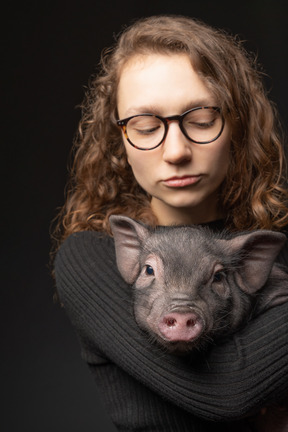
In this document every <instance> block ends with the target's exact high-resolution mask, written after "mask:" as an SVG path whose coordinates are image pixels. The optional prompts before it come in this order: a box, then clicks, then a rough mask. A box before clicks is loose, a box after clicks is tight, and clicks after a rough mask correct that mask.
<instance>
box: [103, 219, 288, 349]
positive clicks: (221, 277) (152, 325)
mask: <svg viewBox="0 0 288 432" xmlns="http://www.w3.org/2000/svg"><path fill="white" fill-rule="evenodd" d="M110 224H111V229H112V232H113V235H114V239H115V249H116V259H117V266H118V269H119V271H120V273H121V275H122V277H123V278H124V280H125V281H126V282H127V283H129V284H131V285H133V288H134V313H135V318H136V321H137V323H138V325H139V326H140V327H141V328H142V329H144V330H146V331H147V332H148V333H149V334H150V335H151V336H152V337H153V339H154V340H156V341H158V342H159V343H160V344H161V345H162V346H164V347H166V348H167V349H168V350H170V351H174V352H178V353H183V352H187V351H190V350H191V349H193V348H195V347H197V348H202V347H203V346H204V345H206V344H207V342H211V341H212V340H214V339H215V338H216V337H219V336H223V335H225V334H229V333H232V332H233V331H235V330H236V329H237V328H238V327H239V325H240V324H241V323H242V322H243V320H244V319H245V318H247V317H248V316H249V315H250V313H251V310H252V305H253V301H251V299H252V300H253V299H254V298H255V297H256V294H257V293H258V292H260V291H261V290H262V289H263V287H264V286H265V284H266V282H267V279H268V277H269V275H270V273H271V269H272V267H273V263H274V260H275V258H276V256H277V254H278V253H279V251H280V249H281V248H282V246H283V244H284V241H285V240H286V237H285V235H283V234H280V233H275V232H272V231H264V230H263V231H255V232H252V233H248V234H243V235H238V236H235V237H233V238H232V237H231V238H225V237H224V236H223V235H217V234H213V233H212V232H211V231H210V230H208V229H206V228H201V227H192V226H189V227H159V228H156V229H153V230H152V229H149V228H148V227H146V226H144V225H142V224H140V223H138V222H135V221H134V220H132V219H130V218H128V217H125V216H111V217H110ZM273 302H275V304H276V303H277V296H276V295H275V296H273V295H271V296H270V298H269V305H270V306H271V305H273ZM254 307H255V305H254Z"/></svg>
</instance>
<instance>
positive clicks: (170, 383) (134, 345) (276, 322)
mask: <svg viewBox="0 0 288 432" xmlns="http://www.w3.org/2000/svg"><path fill="white" fill-rule="evenodd" d="M278 261H279V262H281V263H283V264H285V265H288V247H287V246H285V248H284V249H283V251H282V252H281V254H280V255H279V259H278ZM55 274H56V283H57V289H58V294H59V296H60V300H61V302H62V303H63V305H64V307H65V309H66V311H67V313H68V315H69V317H70V319H71V322H72V324H73V326H74V327H75V330H76V332H77V335H78V337H79V340H80V344H81V347H82V356H83V358H84V360H85V361H86V362H87V363H88V365H89V367H90V369H91V371H92V373H93V376H94V377H95V380H96V382H97V385H98V386H99V388H100V389H101V393H102V395H103V403H104V404H105V405H106V409H107V411H108V413H109V414H110V416H111V418H112V421H113V422H114V423H115V425H116V427H117V428H118V429H119V430H120V431H149V432H150V431H157V432H160V431H165V432H169V431H173V432H175V431H181V432H185V431H189V432H193V431H197V432H208V431H212V430H213V431H216V430H221V431H224V430H233V431H236V430H241V431H244V430H246V429H245V426H244V425H243V424H242V422H241V421H238V420H237V419H239V418H241V417H243V416H247V415H248V414H249V413H251V412H253V411H254V410H255V408H256V409H257V408H259V407H261V406H265V405H267V403H269V401H273V400H274V399H275V398H276V397H281V396H283V395H284V394H285V393H287V392H288V303H286V304H284V305H282V306H277V307H274V308H272V309H270V310H269V311H267V312H265V313H264V314H262V315H261V316H259V317H257V319H254V320H252V321H251V322H250V323H249V324H248V325H247V326H246V327H245V329H244V330H242V331H240V332H238V333H237V334H235V335H234V336H233V337H231V338H230V339H229V340H227V341H225V343H224V342H223V343H222V344H218V345H217V346H213V347H212V349H211V350H209V352H207V353H205V354H203V357H202V358H197V359H194V360H191V359H189V358H188V357H177V356H174V355H172V354H168V353H164V352H163V351H162V350H161V349H160V348H158V347H157V346H156V345H152V344H151V343H150V341H149V340H148V337H147V335H146V334H144V332H142V331H141V330H140V329H139V328H138V326H137V324H136V323H135V320H134V317H133V305H132V293H131V287H130V286H128V285H127V284H126V283H125V282H124V281H123V279H122V278H121V276H120V274H119V272H118V269H117V267H116V260H115V251H114V242H113V239H112V238H111V237H108V236H106V235H105V234H102V233H97V232H90V231H86V232H79V233H75V234H72V235H71V236H70V237H68V239H67V240H66V241H65V242H64V243H63V244H62V246H61V248H60V250H59V252H58V254H57V256H56V261H55ZM236 420H237V421H236ZM231 421H233V427H232V429H230V427H228V429H224V427H225V426H224V424H227V422H231ZM234 421H236V424H234ZM219 422H224V424H223V423H221V426H220V423H219ZM237 424H238V425H239V429H236V427H237V426H236V425H237ZM240 424H241V426H240ZM217 425H218V426H217ZM247 430H248V429H247Z"/></svg>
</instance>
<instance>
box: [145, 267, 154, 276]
mask: <svg viewBox="0 0 288 432" xmlns="http://www.w3.org/2000/svg"><path fill="white" fill-rule="evenodd" d="M145 273H146V274H147V275H149V276H153V275H154V269H153V267H152V266H150V265H146V269H145Z"/></svg>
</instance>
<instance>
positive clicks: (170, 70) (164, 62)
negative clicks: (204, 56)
mask: <svg viewBox="0 0 288 432" xmlns="http://www.w3.org/2000/svg"><path fill="white" fill-rule="evenodd" d="M210 103H211V104H212V103H215V101H214V100H213V96H212V93H211V91H210V90H209V89H208V87H207V85H206V84H205V82H204V81H203V80H202V79H201V77H200V76H199V75H198V73H197V72H196V71H195V69H194V68H193V66H192V64H191V60H190V58H189V57H188V55H186V54H169V55H168V54H147V55H135V56H133V57H132V58H131V59H129V60H128V62H127V63H126V64H125V65H124V67H123V68H122V71H121V73H120V79H119V85H118V91H117V106H118V111H119V114H120V117H123V116H128V115H133V114H137V113H140V112H145V108H147V109H148V108H150V107H151V108H153V112H155V111H156V114H157V113H158V114H162V115H163V114H167V115H169V114H171V110H172V114H175V113H176V112H177V111H179V113H182V112H183V108H185V109H186V108H187V109H189V108H190V107H191V108H192V107H193V105H194V106H197V105H206V104H210ZM147 109H146V111H147ZM149 111H151V109H150V110H149ZM157 111H158V112H157ZM164 111H165V112H164Z"/></svg>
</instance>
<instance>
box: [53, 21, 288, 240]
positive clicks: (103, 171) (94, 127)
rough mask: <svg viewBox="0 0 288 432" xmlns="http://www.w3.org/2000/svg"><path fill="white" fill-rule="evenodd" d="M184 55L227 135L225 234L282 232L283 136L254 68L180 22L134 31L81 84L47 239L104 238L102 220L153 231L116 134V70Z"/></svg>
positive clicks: (287, 214)
mask: <svg viewBox="0 0 288 432" xmlns="http://www.w3.org/2000/svg"><path fill="white" fill-rule="evenodd" d="M149 53H161V54H168V55H170V54H173V53H177V54H179V53H184V54H186V55H188V56H189V58H190V59H191V64H192V65H193V67H194V69H195V70H196V71H197V73H198V74H199V76H200V77H201V78H202V79H203V80H204V82H205V84H206V85H207V86H209V89H210V90H211V92H212V93H213V94H214V95H215V96H216V100H217V101H218V103H219V106H220V107H221V109H222V112H223V114H224V117H225V119H226V120H227V121H228V122H229V124H230V125H231V128H232V143H231V163H230V166H229V169H228V174H227V177H226V180H225V181H224V184H223V185H222V187H221V191H220V200H221V204H222V208H223V210H224V212H225V214H226V215H227V221H226V222H227V226H228V227H229V228H230V229H237V230H243V229H245V230H247V229H256V228H266V229H281V227H283V226H284V225H286V224H287V222H288V211H287V189H286V186H285V173H286V168H285V163H284V150H283V141H284V140H283V139H282V132H281V129H280V125H279V121H278V116H277V113H276V109H275V107H274V105H273V104H272V103H271V102H270V101H269V99H268V97H267V94H266V92H265V90H264V87H263V83H262V76H261V73H260V72H258V71H257V67H256V62H255V59H254V58H252V56H250V54H248V53H247V52H246V51H245V50H244V48H243V46H242V44H241V42H240V41H239V40H238V39H237V38H236V37H232V36H231V35H229V34H227V33H226V32H224V31H221V30H218V29H214V28H211V27H210V26H208V25H206V24H204V23H202V22H200V21H198V20H195V19H191V18H187V17H183V16H167V15H161V16H154V17H149V18H144V19H141V20H138V21H136V22H135V23H133V24H132V25H131V26H130V27H128V28H126V29H125V30H124V31H123V32H122V33H121V34H120V36H119V37H118V40H117V42H116V44H115V45H114V46H113V47H112V48H110V49H107V50H105V52H103V55H102V58H101V63H100V65H101V70H100V72H99V73H98V74H97V75H96V76H94V77H93V78H92V80H91V82H90V85H89V90H88V92H87V94H86V97H85V100H84V102H83V105H82V109H83V116H82V120H81V122H80V125H79V131H78V134H77V137H76V140H75V143H74V162H73V166H72V168H71V176H70V182H69V185H68V190H67V198H66V203H65V205H64V207H63V208H62V210H61V212H60V214H59V215H58V222H57V226H56V229H55V231H54V234H55V236H56V238H57V239H58V242H61V241H62V240H63V239H64V238H66V237H67V236H68V235H69V234H71V233H73V232H76V231H81V230H98V231H106V232H109V223H108V218H109V216H110V215H111V214H125V215H127V216H130V217H132V218H134V219H137V220H140V221H143V222H145V223H148V224H151V225H154V224H156V223H157V221H156V218H155V216H154V215H153V214H152V211H151V208H150V197H149V196H148V195H147V193H146V192H145V191H144V190H143V189H142V188H141V187H140V186H139V185H138V184H137V182H136V180H135V178H134V176H133V173H132V170H131V168H130V166H129V164H128V162H127V159H126V153H125V148H124V145H123V143H122V137H121V131H120V130H119V128H118V127H117V126H116V120H117V118H118V117H117V100H116V93H117V87H118V82H119V76H120V74H121V71H122V68H123V66H124V65H125V64H126V63H127V61H128V60H129V59H130V58H131V57H132V56H135V55H139V54H144V55H146V54H149Z"/></svg>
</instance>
